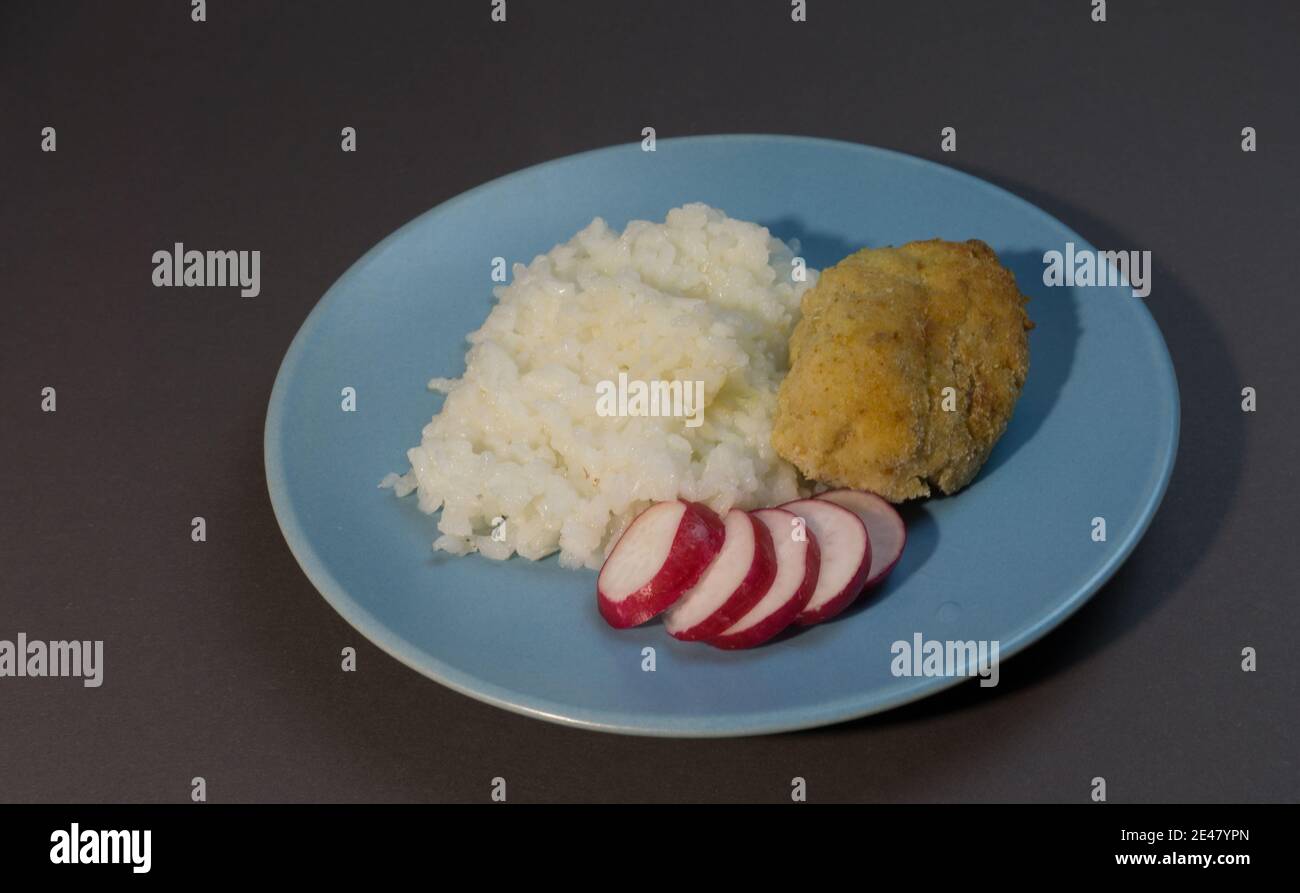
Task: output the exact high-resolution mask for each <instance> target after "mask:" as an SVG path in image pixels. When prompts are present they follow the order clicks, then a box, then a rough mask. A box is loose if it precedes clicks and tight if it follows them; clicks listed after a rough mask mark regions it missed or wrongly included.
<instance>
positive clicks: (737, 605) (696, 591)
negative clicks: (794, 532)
mask: <svg viewBox="0 0 1300 893" xmlns="http://www.w3.org/2000/svg"><path fill="white" fill-rule="evenodd" d="M723 523H724V524H725V525H726V529H727V536H726V539H725V540H724V541H723V544H722V551H721V552H719V553H718V557H717V558H715V559H714V561H713V564H711V565H709V568H708V570H706V571H705V572H704V575H703V576H702V577H700V580H699V582H698V583H696V584H695V586H694V587H693V588H692V589H691V590H690V591H689V592H687V593H686V594H685V595H683V596H682V597H681V599H680V600H679V601H678V602H677V604H675V605H673V607H672V609H671V610H670V611H668V613H666V614H665V615H664V628H665V629H667V630H668V632H669V634H670V635H672V636H674V637H676V638H678V639H683V640H685V641H688V642H693V641H697V640H699V639H709V638H712V637H713V636H716V635H717V634H718V633H720V632H722V631H723V630H725V629H728V628H729V627H731V625H732V624H734V623H735V622H736V621H737V620H739V619H740V618H741V617H743V616H744V615H745V614H746V613H747V612H748V611H749V609H750V608H752V607H753V606H754V605H755V603H757V602H758V600H759V599H761V598H762V597H763V593H765V592H767V590H768V587H769V586H771V585H772V580H773V579H774V578H775V577H776V547H775V545H774V544H773V542H772V534H771V533H769V532H768V530H767V526H766V525H764V524H763V523H761V522H759V521H758V520H756V519H754V518H753V517H751V516H750V514H749V513H748V512H744V511H741V510H740V509H732V510H731V511H729V512H727V516H726V517H725V518H724V519H723Z"/></svg>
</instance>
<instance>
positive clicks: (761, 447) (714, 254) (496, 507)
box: [381, 204, 816, 568]
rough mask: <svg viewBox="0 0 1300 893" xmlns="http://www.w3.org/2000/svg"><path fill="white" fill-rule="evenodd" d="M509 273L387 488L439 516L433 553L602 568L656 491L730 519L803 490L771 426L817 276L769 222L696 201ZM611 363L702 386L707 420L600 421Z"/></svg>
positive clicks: (615, 370)
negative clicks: (602, 385)
mask: <svg viewBox="0 0 1300 893" xmlns="http://www.w3.org/2000/svg"><path fill="white" fill-rule="evenodd" d="M796 250H797V246H796ZM513 274H514V281H513V282H511V283H510V284H508V285H504V286H498V287H497V288H496V289H495V290H494V294H495V296H496V299H497V304H496V306H495V307H494V308H493V310H492V312H491V314H490V315H489V316H488V318H487V321H486V322H484V324H483V327H482V328H481V329H479V330H478V331H477V332H474V333H473V334H471V335H470V336H469V342H470V344H471V345H472V346H471V348H470V350H469V353H468V354H467V356H466V369H465V374H464V375H463V376H462V377H461V378H459V379H442V378H435V379H434V380H433V381H431V382H429V387H430V388H431V389H433V390H437V391H442V392H444V393H445V394H446V395H447V396H446V400H445V401H444V403H443V406H442V410H441V411H440V412H439V413H438V414H437V415H435V416H434V417H433V420H432V421H431V422H430V423H429V424H428V425H427V426H425V428H424V432H423V439H422V441H421V443H420V445H419V446H417V447H414V448H413V449H411V450H409V451H408V452H407V458H408V459H409V460H410V462H411V470H410V471H409V472H408V473H407V474H405V475H402V476H398V475H389V476H388V477H386V478H385V479H384V481H383V483H382V484H381V486H387V487H393V488H394V489H395V491H396V493H397V495H398V496H405V495H407V494H408V493H410V492H412V491H416V492H417V493H418V497H419V506H420V508H421V509H422V510H423V511H425V512H429V513H433V512H436V511H438V510H439V509H441V510H442V515H441V517H440V518H439V520H438V530H439V531H440V533H441V534H442V535H441V536H439V537H438V538H437V539H436V540H435V541H434V543H433V547H434V548H435V549H439V550H442V551H446V552H450V553H453V554H456V555H464V554H467V553H470V552H474V551H478V552H481V553H482V554H483V555H485V556H487V557H488V558H494V559H505V558H509V557H510V556H511V555H512V554H515V553H518V554H519V555H522V556H524V557H525V558H531V559H539V558H543V557H545V556H547V555H549V554H551V553H553V552H555V551H556V550H557V549H558V550H559V552H560V564H562V565H563V566H565V567H583V566H585V567H589V568H597V567H599V566H600V564H601V562H602V561H603V559H604V556H605V553H606V552H607V550H608V549H609V548H610V547H611V546H612V544H613V542H614V541H615V540H616V539H617V537H618V535H619V534H620V533H621V532H622V530H623V528H624V527H625V526H626V525H627V523H628V521H630V520H631V519H632V518H633V517H635V516H636V515H637V514H638V513H639V512H640V511H641V510H643V509H644V508H645V507H646V506H648V505H649V504H650V503H651V502H652V501H655V500H664V499H675V498H678V497H680V498H683V499H689V500H696V501H701V502H705V503H707V504H709V505H710V506H712V507H713V508H714V509H716V510H717V511H718V512H725V511H726V510H727V509H728V508H730V507H731V506H733V505H738V506H740V507H742V508H755V507H759V506H767V505H775V504H778V503H781V502H785V501H788V500H791V499H795V498H798V497H799V496H800V495H803V493H802V492H801V490H800V480H799V477H798V474H797V472H796V471H795V469H794V467H793V466H791V465H790V464H789V463H787V462H785V461H784V460H783V459H781V458H780V457H779V456H777V455H776V453H775V452H774V451H773V450H772V446H771V443H770V436H771V431H772V414H773V412H774V410H775V407H776V390H777V386H778V385H779V384H780V382H781V379H782V378H783V377H784V376H785V373H786V371H787V369H788V365H787V357H786V343H787V340H788V338H789V336H790V332H791V330H792V329H793V327H794V324H795V322H796V321H797V320H798V313H799V300H800V297H801V296H802V294H803V292H804V291H805V290H807V289H808V288H809V287H811V286H812V285H813V284H814V283H815V282H816V272H815V271H812V270H808V271H807V276H806V280H807V281H804V282H795V281H793V278H794V277H793V274H794V265H793V263H792V251H791V249H790V248H789V247H787V246H786V245H785V244H784V243H783V242H781V241H780V240H779V239H776V238H773V237H772V236H771V235H770V234H769V233H768V231H767V230H766V229H765V228H763V227H761V226H758V225H756V224H753V223H747V222H745V221H741V220H732V219H730V218H728V217H727V216H726V215H725V214H723V213H722V212H721V211H718V210H715V209H713V208H710V207H708V206H706V205H702V204H691V205H686V206H685V207H682V208H677V209H674V210H673V211H670V212H669V214H668V219H667V221H666V222H665V223H650V222H647V221H640V220H638V221H633V222H632V223H629V224H628V226H627V229H625V230H624V231H623V232H622V233H616V232H613V231H611V230H610V229H609V227H608V226H606V224H605V222H604V221H603V220H601V219H599V218H597V219H596V220H594V221H592V223H591V225H590V226H588V227H587V228H586V229H584V230H582V231H581V232H580V233H578V234H577V235H576V236H574V237H573V239H572V240H571V241H570V242H568V243H567V244H564V245H559V246H557V247H555V248H553V249H552V250H551V251H550V252H549V253H548V254H545V255H541V256H539V257H537V258H536V259H535V260H533V262H532V263H531V264H528V265H527V266H524V265H522V264H516V265H515V267H514V270H513ZM620 372H626V373H627V375H628V377H629V378H630V379H636V380H641V381H647V382H649V381H665V380H666V381H672V380H678V381H682V382H693V381H696V380H701V381H703V382H704V394H705V407H704V411H703V424H701V425H699V426H698V427H688V426H687V425H686V424H685V422H686V419H684V418H680V417H662V418H651V417H618V416H614V417H610V416H602V415H599V414H598V413H597V411H596V401H597V383H598V382H601V381H610V380H617V378H618V375H619V373H620ZM502 521H504V523H503V524H502ZM498 524H500V525H501V527H500V529H499V530H498V531H497V534H498V536H497V539H493V537H492V536H491V533H492V530H493V528H494V526H496V525H498ZM502 534H504V536H503V535H502Z"/></svg>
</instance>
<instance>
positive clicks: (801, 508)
mask: <svg viewBox="0 0 1300 893" xmlns="http://www.w3.org/2000/svg"><path fill="white" fill-rule="evenodd" d="M780 508H783V509H785V510H786V511H788V512H793V513H794V514H796V515H798V516H799V517H801V518H803V519H804V523H805V524H806V525H807V526H808V529H809V530H811V531H812V532H813V533H814V534H815V535H816V536H817V544H818V545H819V546H820V547H821V559H822V560H821V570H820V572H819V576H818V578H817V588H816V590H814V591H813V595H812V598H811V599H809V600H808V604H807V606H805V607H804V609H803V610H802V611H800V612H799V615H798V616H797V617H795V619H794V622H795V623H796V624H798V625H800V626H811V625H812V624H814V623H822V622H824V621H827V620H830V619H831V618H832V617H834V616H836V615H837V614H839V613H840V612H841V611H843V610H844V609H845V608H847V607H848V606H849V605H851V604H853V600H854V599H855V598H857V597H858V594H859V593H860V592H862V584H863V583H865V582H866V580H867V574H868V573H869V572H870V570H871V540H870V538H869V537H868V535H867V527H866V525H865V524H863V523H862V519H861V518H859V517H858V516H857V515H856V514H854V513H853V512H851V511H849V510H848V509H846V508H843V507H842V506H838V505H836V504H835V503H833V502H828V501H826V500H823V499H797V500H795V501H794V502H787V503H786V504H785V505H783V506H780Z"/></svg>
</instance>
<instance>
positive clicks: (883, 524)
mask: <svg viewBox="0 0 1300 893" xmlns="http://www.w3.org/2000/svg"><path fill="white" fill-rule="evenodd" d="M817 498H818V499H825V500H826V501H827V502H833V503H835V504H836V505H838V506H842V507H843V508H846V509H848V510H849V511H851V512H853V514H855V515H857V516H858V517H859V518H860V519H861V520H862V523H863V524H864V525H865V526H866V528H867V538H868V539H869V540H871V570H870V571H868V572H867V582H866V583H864V584H863V588H864V589H865V588H868V587H871V586H875V585H876V584H877V583H879V582H880V581H881V580H883V579H885V577H887V576H888V575H889V572H890V571H892V570H893V569H894V565H896V564H898V559H899V558H900V557H902V554H903V546H905V545H906V544H907V528H906V527H904V526H903V519H902V518H900V517H899V516H898V512H897V511H895V509H894V507H893V506H892V505H890V504H889V503H888V502H886V501H885V500H884V499H883V498H881V497H879V496H877V495H876V494H875V493H867V492H866V491H864V490H830V491H828V492H826V493H818V494H817Z"/></svg>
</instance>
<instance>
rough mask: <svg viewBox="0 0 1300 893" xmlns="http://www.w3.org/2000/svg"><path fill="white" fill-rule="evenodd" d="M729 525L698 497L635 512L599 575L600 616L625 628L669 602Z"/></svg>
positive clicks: (708, 560) (704, 564) (709, 557)
mask: <svg viewBox="0 0 1300 893" xmlns="http://www.w3.org/2000/svg"><path fill="white" fill-rule="evenodd" d="M725 536H726V529H725V527H724V525H723V523H722V519H721V518H719V517H718V516H717V514H716V513H715V512H714V511H713V509H711V508H709V507H708V506H706V505H700V504H699V503H697V502H682V501H681V500H677V499H674V500H672V501H671V502H657V503H655V504H654V505H652V506H650V508H648V509H646V510H645V511H644V512H642V513H641V514H640V515H637V517H636V520H634V521H633V522H632V523H631V525H629V526H628V528H627V530H625V531H624V532H623V535H622V536H621V537H619V540H618V543H617V544H615V546H614V548H613V550H612V551H611V552H610V553H609V557H608V558H607V559H606V560H605V565H604V567H602V568H601V569H600V576H599V577H597V578H596V599H597V604H598V605H599V607H600V616H602V617H604V618H605V622H607V623H608V624H609V625H610V626H613V627H616V628H618V629H623V628H625V627H629V626H637V625H638V624H642V623H645V622H646V621H647V620H649V619H650V618H651V617H654V616H655V615H657V614H659V613H660V612H661V611H664V610H666V609H667V608H669V607H671V606H672V604H673V603H674V602H676V601H677V600H678V599H679V598H681V596H682V594H683V593H685V592H686V591H687V590H689V589H690V588H691V587H692V586H694V585H695V583H696V582H697V581H698V580H699V579H700V576H701V575H702V574H703V573H704V571H705V570H706V569H707V568H708V567H709V565H710V564H712V562H713V559H714V558H715V557H716V556H717V554H718V552H719V551H720V550H721V549H722V543H723V539H724V538H725Z"/></svg>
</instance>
